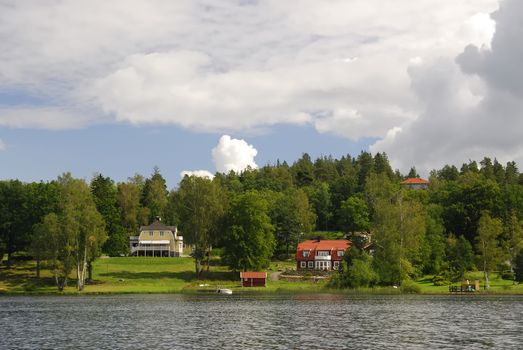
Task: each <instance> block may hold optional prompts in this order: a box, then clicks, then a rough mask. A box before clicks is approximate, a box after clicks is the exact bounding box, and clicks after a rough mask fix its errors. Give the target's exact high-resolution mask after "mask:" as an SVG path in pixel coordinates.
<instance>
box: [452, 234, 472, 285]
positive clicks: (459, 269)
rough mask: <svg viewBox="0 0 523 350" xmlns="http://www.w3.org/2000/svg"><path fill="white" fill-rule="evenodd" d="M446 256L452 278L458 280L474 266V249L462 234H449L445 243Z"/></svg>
mask: <svg viewBox="0 0 523 350" xmlns="http://www.w3.org/2000/svg"><path fill="white" fill-rule="evenodd" d="M446 256H447V263H448V266H449V273H450V275H451V276H452V277H451V279H452V280H459V279H461V278H462V277H463V276H464V275H465V272H467V271H469V270H470V269H472V268H473V267H474V251H473V250H472V245H471V244H470V242H469V241H467V239H466V238H465V237H464V236H459V238H457V239H456V236H454V235H453V234H450V235H449V236H448V238H447V243H446Z"/></svg>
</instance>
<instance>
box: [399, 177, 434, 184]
mask: <svg viewBox="0 0 523 350" xmlns="http://www.w3.org/2000/svg"><path fill="white" fill-rule="evenodd" d="M401 184H402V185H428V184H429V181H428V180H425V179H422V178H420V177H413V178H410V179H407V180H405V181H402V182H401Z"/></svg>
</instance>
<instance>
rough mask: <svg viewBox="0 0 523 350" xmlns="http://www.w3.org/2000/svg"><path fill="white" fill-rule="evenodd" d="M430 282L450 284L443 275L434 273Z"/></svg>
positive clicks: (440, 284)
mask: <svg viewBox="0 0 523 350" xmlns="http://www.w3.org/2000/svg"><path fill="white" fill-rule="evenodd" d="M432 283H433V284H434V285H435V286H446V285H449V284H450V281H449V280H448V278H447V276H445V275H436V276H434V277H433V278H432Z"/></svg>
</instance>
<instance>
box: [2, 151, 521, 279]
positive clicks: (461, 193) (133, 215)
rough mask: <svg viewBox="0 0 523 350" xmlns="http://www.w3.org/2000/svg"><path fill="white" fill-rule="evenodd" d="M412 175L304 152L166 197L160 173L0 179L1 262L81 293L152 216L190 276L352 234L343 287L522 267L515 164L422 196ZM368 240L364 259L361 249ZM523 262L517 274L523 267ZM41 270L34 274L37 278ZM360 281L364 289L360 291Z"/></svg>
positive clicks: (466, 168)
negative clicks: (71, 282)
mask: <svg viewBox="0 0 523 350" xmlns="http://www.w3.org/2000/svg"><path fill="white" fill-rule="evenodd" d="M416 176H418V174H417V172H416V169H415V168H412V169H411V170H410V172H409V173H408V174H401V173H400V172H399V171H393V170H392V168H391V166H390V164H389V161H388V159H387V156H386V154H384V153H377V154H375V155H372V154H370V153H368V152H362V153H360V154H359V155H358V156H357V157H352V156H350V155H347V156H343V157H341V158H339V159H335V158H333V157H330V156H329V157H319V158H317V159H315V160H312V159H311V158H310V156H309V155H308V154H306V153H305V154H303V155H302V157H301V158H300V159H298V160H297V161H295V162H294V163H293V164H292V165H288V164H287V163H286V162H279V161H277V162H276V163H275V164H270V165H266V166H264V167H261V168H259V169H246V170H245V171H243V172H241V173H235V172H230V173H228V174H223V173H217V174H216V175H215V177H214V178H213V179H212V180H210V179H205V178H198V177H194V176H191V177H189V176H186V177H184V178H183V179H182V180H181V182H180V183H179V185H178V187H177V188H174V189H172V190H170V191H169V190H168V189H167V185H166V181H165V179H164V178H163V176H162V175H161V173H160V171H159V169H158V168H155V169H154V170H153V173H152V174H151V175H150V176H149V177H147V178H145V177H144V176H141V175H135V176H133V177H131V178H129V179H128V180H127V181H125V182H120V183H115V182H114V181H113V180H112V179H110V178H109V177H105V176H103V175H102V174H97V175H95V176H94V177H93V178H92V179H91V181H90V182H89V183H87V182H86V181H84V180H81V179H74V178H73V177H72V176H71V175H70V174H63V175H61V176H60V177H58V178H57V179H56V180H54V181H49V182H38V183H36V182H35V183H22V182H20V181H18V180H7V181H0V256H3V254H4V253H6V254H7V256H8V263H9V261H10V260H11V259H12V257H13V256H14V255H16V254H17V253H19V252H27V253H29V254H30V255H31V256H32V257H34V258H35V259H36V260H37V266H38V267H39V266H40V262H43V263H45V266H46V267H47V268H49V269H50V270H51V271H53V275H54V276H55V280H56V283H57V286H58V287H59V288H63V287H64V286H66V285H67V282H68V281H67V279H68V276H70V274H71V273H72V271H75V274H76V277H77V278H76V283H77V287H78V289H81V288H83V285H84V283H85V281H86V280H87V281H88V280H89V278H91V275H92V274H91V272H92V271H91V270H92V262H93V261H94V259H95V258H96V257H98V256H100V254H107V255H111V256H119V255H125V254H127V253H128V237H129V236H130V235H136V234H137V233H138V229H139V227H140V226H141V225H146V224H149V223H150V222H152V221H153V220H154V218H155V217H157V216H160V217H162V219H163V222H165V223H166V224H168V225H177V226H178V227H179V229H180V232H181V233H182V234H183V235H184V239H185V241H186V243H188V244H191V245H192V246H193V252H192V255H193V257H194V259H195V271H196V273H197V275H198V276H199V275H200V274H201V273H202V272H203V271H205V269H208V268H209V265H210V264H209V260H210V256H211V250H212V249H213V247H221V248H223V255H222V259H223V260H224V261H225V262H226V263H227V264H228V265H229V266H231V268H233V269H236V270H247V269H259V268H263V267H265V266H267V264H268V262H269V261H270V259H273V258H287V257H289V256H290V255H291V254H292V253H293V252H294V251H295V248H296V244H297V243H298V242H299V241H300V240H303V239H306V238H312V237H323V238H341V237H345V236H347V237H349V238H351V239H352V240H353V242H354V247H355V249H351V250H350V251H349V254H347V255H346V264H344V270H343V272H342V273H341V274H340V275H339V276H338V277H337V278H336V279H335V281H334V282H333V283H335V284H337V285H339V286H353V285H354V284H355V283H359V284H360V285H372V284H376V283H381V284H390V283H401V281H403V280H405V279H409V278H413V277H416V276H420V275H423V274H433V275H436V276H439V278H441V279H442V280H444V281H446V280H452V279H457V278H460V277H462V276H463V274H464V273H465V272H466V271H468V270H470V269H473V268H478V269H479V270H482V271H484V273H485V277H486V279H487V281H488V276H489V273H491V272H492V271H494V270H511V271H516V273H517V272H518V271H519V270H518V266H520V265H518V261H519V260H518V259H520V260H522V259H523V257H521V251H522V250H521V247H522V231H523V230H522V219H523V217H522V215H523V174H521V173H519V170H518V168H517V166H516V164H515V163H514V162H508V163H507V164H506V165H502V164H500V163H499V162H498V161H497V160H495V159H494V160H491V159H489V158H484V159H483V160H482V161H481V162H479V163H477V162H475V161H469V162H468V163H465V164H463V166H462V167H461V168H460V169H458V168H456V167H455V166H452V165H447V166H444V167H443V168H442V169H439V170H434V171H432V172H431V174H430V178H429V180H430V188H429V189H428V190H422V191H416V190H410V189H407V188H403V187H401V186H400V182H401V181H402V180H403V179H405V178H408V177H416ZM361 232H367V233H370V234H371V237H372V247H371V248H370V249H372V250H373V254H372V256H371V255H370V254H368V253H367V251H368V250H369V246H366V248H367V249H366V250H365V249H363V248H364V247H365V245H366V243H368V242H364V241H361V242H360V238H361V235H358V233H361ZM522 265H523V264H522ZM37 273H38V272H37ZM356 281H359V282H356Z"/></svg>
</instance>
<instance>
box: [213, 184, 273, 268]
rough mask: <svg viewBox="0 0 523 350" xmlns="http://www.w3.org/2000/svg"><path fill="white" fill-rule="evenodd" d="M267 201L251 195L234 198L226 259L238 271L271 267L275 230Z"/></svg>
mask: <svg viewBox="0 0 523 350" xmlns="http://www.w3.org/2000/svg"><path fill="white" fill-rule="evenodd" d="M268 213H269V208H268V203H267V200H266V199H265V198H264V197H263V195H261V194H260V193H258V192H255V191H250V192H246V193H244V194H240V195H238V196H236V197H234V198H233V199H232V201H231V205H230V208H229V212H228V215H227V225H226V227H227V230H226V236H225V239H224V252H223V257H224V259H225V261H227V263H228V265H229V266H230V267H231V268H233V269H236V270H243V271H247V270H250V269H254V270H258V269H260V268H263V267H267V266H268V265H269V262H270V258H271V256H272V254H273V252H274V248H275V240H274V235H273V232H274V226H273V225H271V221H270V217H269V215H268Z"/></svg>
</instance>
